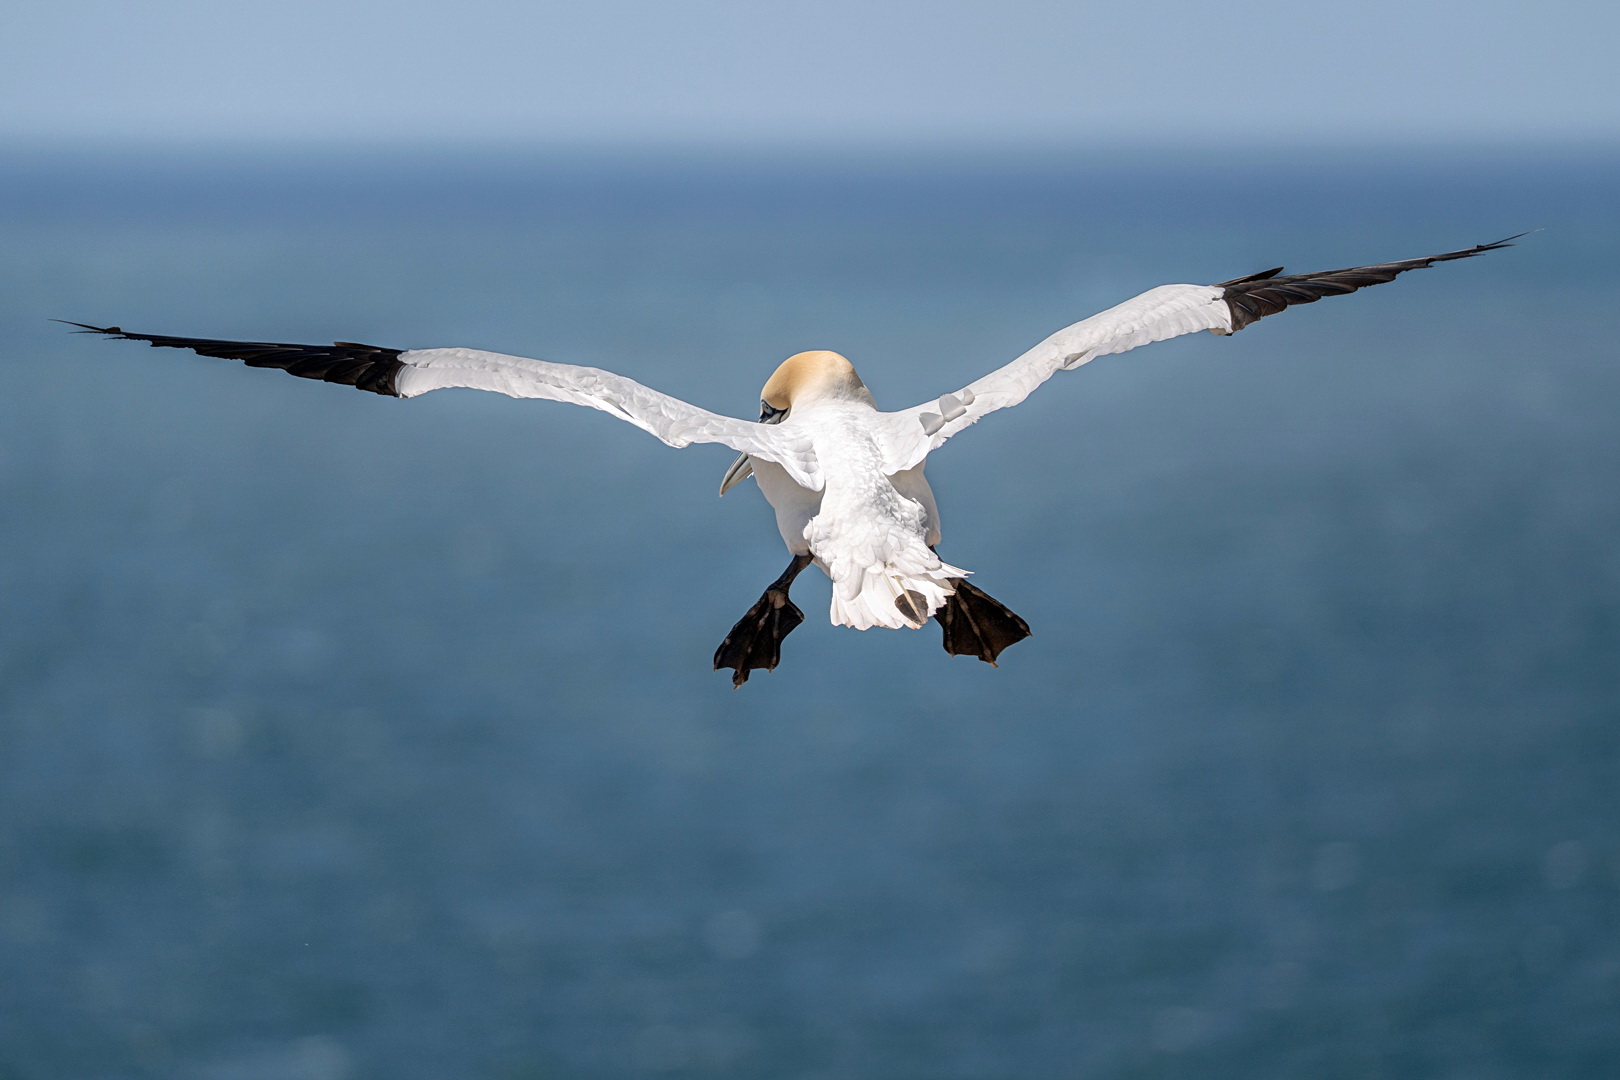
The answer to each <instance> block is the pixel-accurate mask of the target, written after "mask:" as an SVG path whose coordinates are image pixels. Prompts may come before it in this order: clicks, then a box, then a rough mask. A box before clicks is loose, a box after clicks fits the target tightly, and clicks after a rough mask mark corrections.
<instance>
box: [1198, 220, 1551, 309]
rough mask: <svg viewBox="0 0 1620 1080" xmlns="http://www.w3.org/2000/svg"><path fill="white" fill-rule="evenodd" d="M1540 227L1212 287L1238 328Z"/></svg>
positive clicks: (1501, 244)
mask: <svg viewBox="0 0 1620 1080" xmlns="http://www.w3.org/2000/svg"><path fill="white" fill-rule="evenodd" d="M1539 231H1540V230H1539V229H1531V230H1529V232H1522V233H1518V234H1517V235H1514V236H1509V237H1507V238H1505V239H1502V240H1497V241H1495V242H1494V243H1490V244H1475V245H1474V246H1473V247H1471V248H1463V249H1461V250H1460V251H1446V252H1442V253H1441V254H1439V255H1425V256H1423V257H1422V258H1417V259H1402V260H1399V261H1397V262H1388V263H1375V264H1373V265H1370V266H1351V267H1346V268H1345V269H1343V270H1322V271H1318V272H1316V273H1311V274H1290V275H1288V276H1286V277H1278V276H1277V275H1278V274H1279V273H1280V272H1281V268H1280V267H1279V268H1278V269H1276V270H1266V271H1262V272H1261V273H1258V274H1250V275H1248V276H1247V277H1240V278H1233V279H1232V280H1231V281H1223V282H1220V283H1219V284H1217V285H1216V286H1214V287H1215V288H1218V289H1221V290H1223V291H1222V294H1221V298H1222V299H1223V300H1225V301H1226V304H1227V308H1228V310H1229V311H1230V312H1231V316H1232V328H1231V330H1229V331H1227V333H1236V332H1237V331H1239V330H1242V329H1243V328H1244V327H1246V326H1248V325H1249V324H1250V323H1254V322H1258V321H1259V320H1260V319H1263V318H1265V317H1266V316H1267V315H1275V314H1277V313H1278V312H1279V311H1282V310H1284V309H1286V308H1288V307H1291V306H1293V305H1295V304H1311V303H1315V302H1316V301H1317V300H1320V299H1322V298H1323V297H1324V296H1343V295H1345V294H1346V293H1353V292H1355V291H1356V290H1357V289H1364V288H1366V287H1367V286H1369V285H1381V284H1383V283H1384V282H1388V281H1394V280H1395V279H1396V278H1397V277H1399V276H1400V275H1401V274H1404V273H1406V272H1407V271H1408V270H1421V269H1423V268H1425V267H1428V266H1432V265H1434V264H1435V263H1437V262H1449V261H1451V260H1453V259H1467V258H1471V257H1472V256H1475V255H1483V254H1484V253H1485V252H1487V251H1496V250H1498V249H1500V248H1505V247H1513V246H1514V244H1513V242H1514V241H1515V240H1519V239H1521V238H1523V237H1526V236H1529V235H1530V233H1532V232H1539Z"/></svg>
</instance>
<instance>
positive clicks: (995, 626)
mask: <svg viewBox="0 0 1620 1080" xmlns="http://www.w3.org/2000/svg"><path fill="white" fill-rule="evenodd" d="M951 584H952V585H954V586H955V587H956V592H954V593H953V594H951V595H950V596H949V597H947V598H946V600H945V606H944V607H942V608H940V609H939V610H938V611H936V612H934V618H935V619H936V620H937V621H938V622H939V625H940V628H941V629H942V630H944V631H945V651H946V652H948V653H950V654H951V655H952V656H976V657H978V658H979V659H980V660H983V661H984V662H985V663H987V664H989V665H990V666H991V667H995V666H996V657H998V656H1000V655H1001V651H1002V650H1003V649H1005V648H1007V646H1009V645H1016V644H1018V642H1020V641H1023V640H1024V639H1025V638H1027V637H1029V624H1028V623H1026V622H1025V621H1024V620H1023V619H1020V618H1019V617H1018V616H1017V615H1015V614H1013V612H1012V611H1010V610H1009V609H1008V608H1007V607H1006V605H1004V604H1002V603H1001V602H1000V601H999V600H997V599H995V597H993V596H991V595H990V594H989V593H987V592H985V591H984V590H983V589H980V588H979V587H977V586H975V585H970V584H968V583H967V582H966V581H965V580H963V579H961V578H958V579H956V580H955V581H953V582H952V583H951Z"/></svg>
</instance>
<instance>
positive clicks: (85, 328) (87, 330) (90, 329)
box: [50, 319, 125, 337]
mask: <svg viewBox="0 0 1620 1080" xmlns="http://www.w3.org/2000/svg"><path fill="white" fill-rule="evenodd" d="M50 321H51V322H54V323H61V324H62V325H63V326H77V327H80V328H81V329H78V330H75V331H73V332H74V333H75V334H106V335H108V336H110V337H124V336H125V334H124V331H123V330H122V329H121V328H120V327H117V326H91V325H90V324H89V323H83V322H74V321H73V320H72V319H52V320H50Z"/></svg>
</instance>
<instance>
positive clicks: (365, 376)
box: [51, 319, 405, 397]
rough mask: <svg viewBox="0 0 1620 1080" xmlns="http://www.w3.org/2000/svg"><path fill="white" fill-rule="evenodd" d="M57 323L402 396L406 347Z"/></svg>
mask: <svg viewBox="0 0 1620 1080" xmlns="http://www.w3.org/2000/svg"><path fill="white" fill-rule="evenodd" d="M51 321H52V322H59V323H63V324H65V325H67V326H77V327H80V329H79V330H77V331H75V332H76V333H80V334H101V335H104V336H106V337H110V338H118V339H122V340H125V341H144V342H146V343H148V344H149V345H151V346H152V347H154V348H163V349H190V350H191V351H192V352H194V353H197V354H199V355H201V356H212V357H217V358H219V359H222V360H240V361H241V362H242V363H244V364H246V365H247V366H248V367H261V368H280V369H281V370H283V371H285V372H287V373H288V374H289V375H297V376H298V377H299V378H303V379H320V380H322V381H324V382H329V383H337V384H339V385H343V386H353V387H356V388H358V389H361V390H369V391H371V392H372V393H373V394H383V395H385V396H388V397H399V390H398V389H397V386H396V380H397V377H398V375H399V372H400V369H402V368H403V367H404V366H405V365H404V364H402V363H400V360H399V355H400V353H401V352H402V351H403V350H401V349H386V348H383V347H381V346H378V345H362V344H360V343H359V342H356V341H336V342H333V343H332V344H331V345H289V344H283V343H280V342H271V341H222V340H218V339H215V338H188V337H171V336H168V335H166V334H131V333H129V332H127V331H125V330H123V329H121V328H119V327H116V326H91V325H90V324H89V323H81V322H72V321H70V320H68V319H52V320H51Z"/></svg>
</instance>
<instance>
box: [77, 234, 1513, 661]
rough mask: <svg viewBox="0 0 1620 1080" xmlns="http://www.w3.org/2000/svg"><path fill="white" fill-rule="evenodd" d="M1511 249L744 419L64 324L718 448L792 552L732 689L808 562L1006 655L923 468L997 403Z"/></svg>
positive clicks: (633, 386)
mask: <svg viewBox="0 0 1620 1080" xmlns="http://www.w3.org/2000/svg"><path fill="white" fill-rule="evenodd" d="M1520 235H1521V236H1522V235H1524V234H1522V233H1521V234H1520ZM1517 239H1518V237H1517V236H1511V237H1508V238H1507V239H1506V240H1499V241H1497V242H1496V243H1494V244H1479V245H1476V246H1474V247H1471V248H1466V249H1464V250H1461V251H1448V252H1446V253H1444V254H1442V255H1430V256H1427V257H1425V258H1419V259H1405V260H1402V261H1399V262H1388V263H1379V264H1377V265H1375V266H1357V267H1351V268H1349V269H1345V270H1327V271H1323V272H1321V273H1315V274H1289V275H1284V274H1283V272H1282V271H1283V268H1282V267H1277V268H1275V269H1272V270H1266V271H1263V272H1261V273H1258V274H1249V275H1248V276H1246V277H1240V278H1233V279H1232V280H1231V281H1223V282H1221V283H1220V284H1217V285H1161V286H1159V287H1158V288H1155V289H1149V290H1148V291H1147V292H1145V293H1142V294H1141V295H1140V296H1137V297H1134V298H1133V299H1130V300H1127V301H1125V302H1124V303H1123V304H1120V305H1118V306H1117V307H1112V308H1109V309H1108V310H1107V311H1104V312H1102V313H1100V314H1097V315H1093V316H1092V317H1091V318H1089V319H1085V320H1082V321H1081V322H1077V323H1074V324H1073V325H1071V326H1068V327H1065V328H1064V329H1062V330H1059V331H1058V332H1057V333H1055V334H1053V335H1052V336H1051V337H1049V338H1047V339H1046V340H1045V341H1042V342H1041V343H1040V344H1039V345H1036V346H1035V347H1034V348H1032V349H1030V350H1029V351H1028V352H1026V353H1024V354H1023V355H1022V356H1020V357H1018V359H1016V360H1014V361H1013V362H1012V363H1010V364H1008V365H1006V366H1005V367H1002V368H998V369H997V370H995V371H992V372H991V373H990V374H988V375H986V376H984V377H983V378H982V379H978V380H976V381H974V382H971V383H969V384H968V385H967V386H964V387H962V388H961V389H958V390H955V391H952V392H951V393H948V394H944V395H941V396H940V397H939V398H937V399H935V400H932V401H928V402H925V403H924V404H922V405H918V406H915V407H914V408H910V409H905V410H903V411H900V412H881V411H879V409H878V407H877V402H876V401H874V400H873V398H872V394H871V392H870V391H869V390H867V388H866V384H865V383H863V382H862V381H861V378H860V376H859V375H857V374H856V373H855V368H854V367H853V366H852V365H851V364H850V362H849V361H848V360H846V359H845V358H844V357H842V356H840V355H839V354H837V353H835V352H827V351H824V350H817V351H811V352H801V353H798V354H796V355H794V356H790V357H788V358H787V359H786V360H785V361H783V362H782V364H781V365H780V366H779V367H778V368H777V369H776V371H775V372H774V373H773V374H772V375H771V377H770V379H769V380H767V381H766V383H765V387H764V390H763V391H761V393H760V414H759V419H758V420H757V421H752V420H740V419H735V418H733V417H729V416H721V415H719V414H717V413H712V412H709V411H707V410H706V409H700V408H698V407H697V406H695V405H689V404H687V403H686V402H684V401H681V400H679V399H678V398H673V397H670V396H669V395H667V394H661V393H659V392H658V391H656V390H653V389H650V388H649V387H646V386H643V385H642V384H640V383H638V382H635V381H634V380H632V379H627V378H625V377H624V376H622V375H615V374H613V373H612V372H610V371H603V370H601V369H599V368H591V367H580V366H577V365H573V364H554V363H549V362H547V361H544V360H530V359H527V358H525V357H520V356H505V355H502V354H501V353H492V352H483V351H481V350H478V349H456V348H451V349H409V350H401V349H387V348H380V347H378V346H375V345H361V344H358V343H355V342H352V341H339V342H335V343H333V344H331V345H284V344H275V343H271V342H258V341H219V340H214V339H211V338H190V337H169V336H165V335H162V334H135V333H130V332H128V331H125V330H122V329H120V328H119V327H116V326H108V327H99V326H91V325H89V324H87V323H69V325H72V326H78V327H82V328H83V329H82V331H81V332H84V333H95V334H104V335H107V336H108V337H113V338H123V339H127V340H131V341H145V342H149V343H151V344H152V345H154V346H160V347H165V348H177V349H191V350H192V351H194V352H197V353H200V354H202V355H203V356H214V357H221V358H223V359H227V360H240V361H242V362H244V363H245V364H247V365H248V366H249V367H265V368H280V369H282V370H283V371H286V372H288V373H289V374H292V375H297V376H299V377H301V378H306V379H322V380H324V381H326V382H330V383H341V384H344V385H348V386H354V387H358V388H359V389H361V390H370V391H371V392H372V393H375V394H385V395H389V396H392V397H401V398H411V397H416V396H418V395H420V394H425V393H427V392H428V391H430V390H442V389H446V388H449V387H470V388H472V389H476V390H493V391H495V392H496V393H501V394H506V395H508V396H510V397H515V398H543V399H546V400H550V401H567V402H572V403H574V404H576V405H588V406H590V407H591V408H593V409H600V410H601V411H603V412H605V413H608V414H609V415H611V416H615V417H618V418H619V419H620V420H625V421H627V422H629V423H631V424H634V425H636V426H637V427H639V428H641V429H642V430H643V431H646V432H648V433H650V434H652V435H654V436H655V437H657V438H658V439H661V440H662V441H663V442H665V443H667V444H669V445H670V446H674V447H684V446H690V445H691V444H693V443H721V444H723V445H725V446H729V447H730V448H731V449H733V450H735V451H737V452H738V455H739V456H738V457H737V460H736V461H735V462H734V463H733V464H732V466H731V468H730V469H728V470H727V472H726V474H725V476H724V478H723V479H722V480H721V484H720V494H721V495H724V494H725V493H726V492H727V491H728V490H729V489H730V488H731V487H732V486H734V485H735V484H737V483H738V482H739V481H741V480H743V479H745V478H747V477H748V476H749V475H750V474H752V476H753V477H754V480H755V482H756V483H757V484H758V485H759V488H760V491H761V492H763V493H764V495H765V498H766V499H767V500H768V501H769V502H770V504H771V507H772V508H773V509H774V510H775V511H776V525H777V529H778V530H779V531H780V532H781V534H782V539H783V541H784V542H785V543H786V544H787V548H788V551H789V553H790V554H791V555H792V561H791V562H789V563H788V566H787V569H786V570H784V571H783V572H782V575H781V576H780V577H778V578H777V579H776V580H775V581H773V582H771V584H770V585H769V586H768V587H767V588H766V589H765V592H764V594H763V595H762V596H761V597H760V598H759V601H758V602H757V603H755V604H754V606H753V607H751V608H749V610H748V613H747V614H746V615H744V616H743V617H742V618H741V619H740V620H738V622H737V624H736V625H735V626H733V627H732V629H731V632H730V633H729V634H727V635H726V637H725V640H724V641H723V642H721V644H720V647H719V649H718V650H716V652H715V654H714V667H715V670H717V671H718V670H720V669H722V668H730V669H731V670H732V672H733V675H732V685H733V686H739V687H740V686H741V685H742V684H743V683H744V682H746V681H747V680H748V676H749V673H750V672H751V671H756V670H760V669H765V670H771V669H774V668H775V667H776V665H777V664H778V663H779V662H780V660H781V648H782V641H783V639H784V638H786V637H787V635H788V634H789V633H791V632H792V631H793V630H794V628H795V627H797V626H798V625H799V624H800V623H802V622H803V621H804V613H803V612H802V611H800V610H799V608H798V607H797V605H795V604H794V603H793V601H792V600H791V599H789V590H790V589H791V587H792V585H793V582H794V579H795V578H797V577H798V576H799V574H800V573H801V572H803V571H804V570H805V568H807V567H808V566H810V565H811V564H814V565H816V566H818V567H820V568H821V569H822V571H824V572H825V573H826V574H827V576H828V577H829V578H831V579H832V611H831V619H832V622H833V623H834V624H835V625H841V626H852V627H854V628H855V629H857V630H866V629H868V628H870V627H874V626H883V627H890V628H894V629H901V628H908V627H909V628H911V629H920V628H921V627H922V626H923V625H925V624H926V623H927V622H928V620H929V619H930V618H932V619H934V620H935V621H937V622H938V623H939V624H940V626H941V627H942V629H943V631H944V645H945V650H946V652H948V653H950V654H951V655H953V656H973V657H977V658H979V659H980V660H983V661H985V662H986V663H989V664H991V665H994V664H995V663H996V659H997V657H999V656H1000V654H1001V652H1002V650H1003V649H1005V648H1007V647H1008V646H1009V645H1013V644H1015V643H1017V642H1019V641H1021V640H1023V639H1024V638H1026V637H1028V636H1029V633H1030V631H1029V625H1028V624H1027V623H1025V622H1024V620H1023V619H1021V618H1019V617H1018V616H1017V615H1015V614H1014V613H1013V612H1012V611H1011V610H1009V609H1008V608H1007V607H1006V606H1005V605H1003V604H1001V603H1000V602H999V601H997V600H995V599H993V598H992V597H990V596H989V595H988V594H986V593H985V592H984V591H983V590H981V589H979V588H978V587H977V586H974V585H972V584H970V583H969V582H968V581H967V575H968V573H969V571H967V570H963V569H962V568H960V567H957V566H952V565H951V564H950V563H947V562H945V561H944V560H943V559H941V558H940V556H939V554H938V551H937V548H938V545H939V542H940V528H939V509H938V507H937V505H936V504H935V501H934V493H933V491H932V490H931V489H930V488H929V486H928V481H927V479H926V478H925V477H924V476H923V466H924V462H925V461H926V459H927V457H928V455H929V454H930V453H932V452H933V451H934V450H937V449H938V448H939V447H940V446H941V445H943V444H944V442H945V440H947V439H949V438H950V437H951V436H953V435H955V434H956V433H957V432H959V431H962V430H963V429H965V428H967V427H969V426H971V425H972V424H975V423H977V422H978V421H979V420H980V419H982V418H983V417H985V416H987V415H989V414H990V413H992V412H995V411H996V410H997V409H1005V408H1008V407H1009V406H1012V405H1017V404H1018V403H1019V402H1020V401H1023V400H1024V398H1026V397H1028V396H1029V394H1030V392H1031V391H1032V390H1034V389H1035V388H1036V387H1037V386H1040V385H1041V384H1042V383H1044V382H1045V381H1046V380H1047V379H1049V378H1051V377H1052V376H1053V375H1054V374H1056V373H1057V372H1059V371H1072V370H1073V369H1075V368H1077V367H1080V366H1081V365H1082V364H1086V363H1089V362H1090V361H1092V360H1095V359H1096V358H1097V357H1099V356H1107V355H1110V354H1113V353H1122V352H1125V351H1127V350H1129V349H1134V348H1136V347H1137V346H1139V345H1146V344H1148V343H1150V342H1154V341H1163V340H1165V339H1166V338H1172V337H1179V336H1180V335H1182V334H1190V333H1193V332H1194V331H1197V330H1209V331H1212V332H1214V333H1216V334H1221V335H1229V334H1233V333H1236V332H1237V331H1239V330H1241V329H1243V328H1244V327H1245V326H1248V325H1249V324H1250V323H1252V322H1255V321H1257V320H1259V319H1262V318H1265V317H1266V316H1267V315H1274V314H1276V313H1277V312H1280V311H1282V310H1284V309H1285V308H1288V307H1291V306H1293V305H1295V304H1310V303H1314V302H1315V301H1317V300H1320V299H1321V298H1322V297H1324V296H1340V295H1343V294H1345V293H1352V292H1355V291H1356V290H1357V289H1360V288H1364V287H1365V286H1368V285H1379V284H1382V283H1384V282H1387V281H1393V280H1395V278H1396V277H1397V276H1398V275H1400V274H1403V273H1405V272H1406V271H1408V270H1417V269H1420V268H1423V267H1427V266H1430V265H1432V264H1434V263H1437V262H1448V261H1451V260H1453V259H1466V258H1469V257H1471V256H1475V255H1480V254H1482V253H1484V252H1487V251H1495V250H1496V249H1498V248H1502V247H1510V246H1512V245H1511V241H1513V240H1517ZM59 321H65V320H59Z"/></svg>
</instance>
